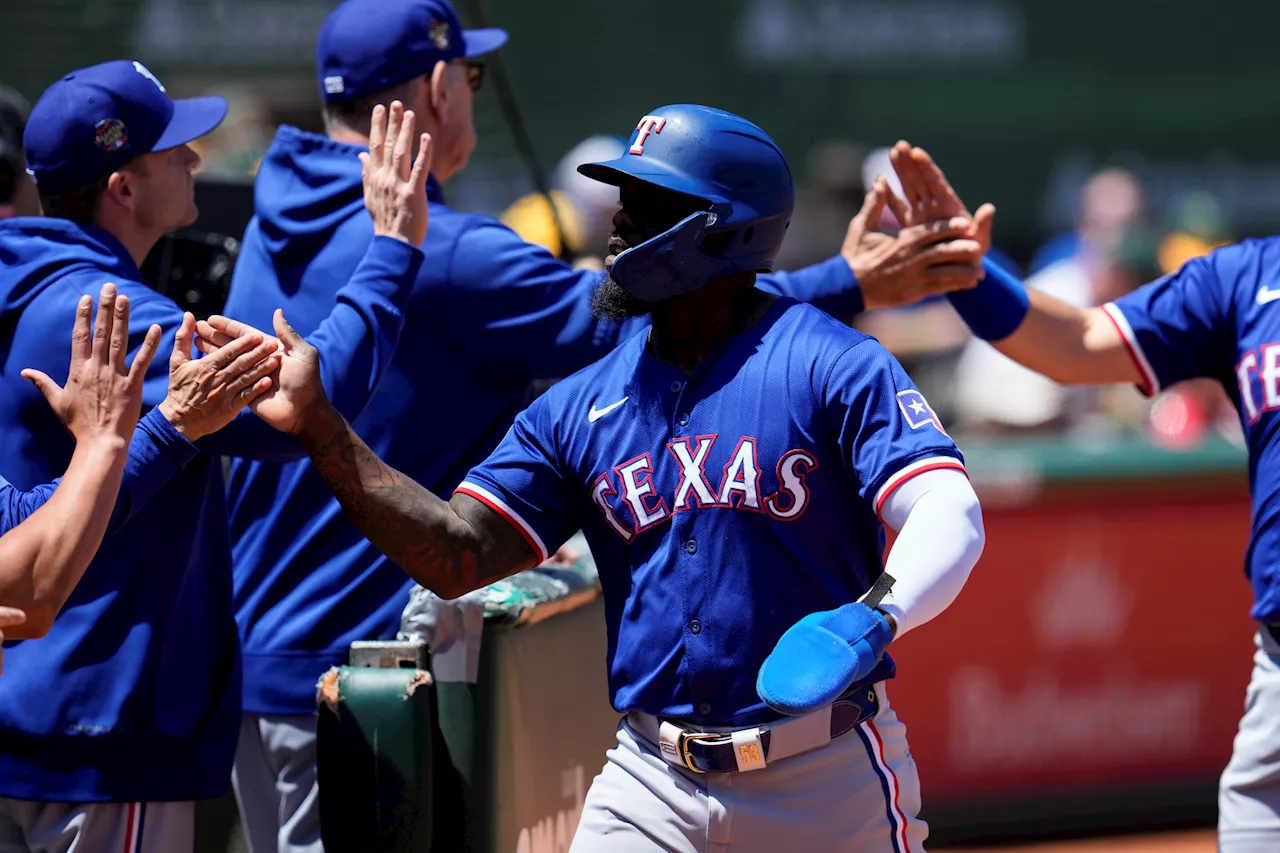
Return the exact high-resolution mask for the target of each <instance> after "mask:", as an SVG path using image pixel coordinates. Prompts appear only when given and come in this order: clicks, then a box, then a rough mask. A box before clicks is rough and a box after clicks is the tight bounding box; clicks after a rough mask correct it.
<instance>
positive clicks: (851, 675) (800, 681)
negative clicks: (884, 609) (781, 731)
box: [756, 602, 894, 715]
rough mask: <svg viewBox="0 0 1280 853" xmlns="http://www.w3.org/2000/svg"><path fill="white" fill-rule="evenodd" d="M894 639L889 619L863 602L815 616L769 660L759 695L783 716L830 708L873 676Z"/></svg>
mask: <svg viewBox="0 0 1280 853" xmlns="http://www.w3.org/2000/svg"><path fill="white" fill-rule="evenodd" d="M893 634H894V629H893V626H891V625H890V624H889V622H888V620H887V619H886V618H885V615H884V614H883V613H881V612H880V611H879V610H872V609H871V608H870V607H868V606H867V605H865V604H863V603H861V602H853V603H852V604H846V605H844V606H843V607H837V608H836V609H835V610H823V611H821V612H819V613H810V614H809V615H808V616H805V617H804V618H803V619H801V620H800V621H799V622H797V623H796V624H794V625H792V626H791V627H790V628H788V629H787V632H786V633H785V634H783V635H782V637H781V639H779V640H778V644H777V645H776V646H774V648H773V651H772V652H770V653H769V657H767V658H765V661H764V664H763V665H761V667H760V674H759V676H758V677H757V678H756V693H757V694H759V696H760V698H761V699H763V700H764V701H765V703H766V704H768V706H769V707H770V708H773V709H774V710H775V711H778V712H779V713H782V714H792V715H799V714H808V713H809V712H811V711H816V710H817V709H819V708H822V707H824V706H826V705H830V704H831V703H832V702H834V701H835V700H836V699H838V698H840V695H841V694H843V693H844V692H845V691H846V690H848V689H849V688H850V687H852V686H853V685H855V684H857V683H858V682H859V681H862V680H863V679H865V678H866V677H867V676H868V675H870V674H871V671H872V670H873V669H875V666H876V664H877V663H879V662H880V658H881V657H883V656H884V650H885V648H886V647H887V646H888V645H889V643H890V642H892V641H893Z"/></svg>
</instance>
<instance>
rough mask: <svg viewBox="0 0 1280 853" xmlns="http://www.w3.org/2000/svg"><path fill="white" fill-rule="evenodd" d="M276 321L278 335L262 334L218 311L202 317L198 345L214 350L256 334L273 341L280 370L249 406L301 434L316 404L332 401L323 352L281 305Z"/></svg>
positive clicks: (278, 425)
mask: <svg viewBox="0 0 1280 853" xmlns="http://www.w3.org/2000/svg"><path fill="white" fill-rule="evenodd" d="M272 324H273V325H274V327H275V332H276V337H271V336H270V335H262V333H261V332H259V331H258V330H257V329H255V328H253V327H252V326H250V325H247V324H245V323H241V322H240V321H238V320H232V319H231V318H230V317H223V316H222V315H220V314H215V315H213V316H212V317H210V318H209V319H208V321H205V320H201V321H200V322H199V324H197V325H198V330H199V332H200V337H198V338H196V346H197V347H198V348H199V349H200V350H201V351H202V352H212V351H214V348H216V347H219V346H225V345H229V344H231V343H232V342H233V341H235V340H240V339H243V338H244V337H245V336H255V335H261V336H262V337H264V338H266V339H267V340H268V341H269V342H271V344H272V345H273V346H275V347H276V348H277V355H278V357H279V359H280V370H279V372H278V373H277V374H276V375H275V376H273V377H272V380H273V381H272V384H271V387H270V388H269V389H268V391H267V392H266V393H265V394H263V395H262V396H261V397H258V398H256V399H255V400H253V401H252V402H251V403H250V404H249V408H250V409H252V410H253V411H254V413H255V414H257V416H258V417H260V418H262V419H263V420H264V421H266V422H267V423H268V424H270V425H271V426H272V427H275V428H276V429H278V430H280V431H281V432H287V433H289V434H291V435H297V434H298V433H300V432H301V431H302V429H303V425H304V420H305V418H306V415H307V414H308V413H309V412H310V411H311V409H312V407H314V406H319V405H325V404H327V402H328V400H327V398H326V397H325V394H324V385H323V383H322V382H321V380H320V354H319V353H318V352H316V348H315V347H313V346H312V345H311V344H309V343H307V341H306V340H305V339H304V338H303V337H302V335H299V334H298V333H297V332H296V331H294V328H293V327H292V326H290V325H289V322H288V321H287V320H285V318H284V312H283V311H281V310H280V309H279V308H277V309H276V313H275V315H274V316H273V317H272Z"/></svg>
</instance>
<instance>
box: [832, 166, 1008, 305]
mask: <svg viewBox="0 0 1280 853" xmlns="http://www.w3.org/2000/svg"><path fill="white" fill-rule="evenodd" d="M893 201H896V199H895V198H894V196H893V193H892V191H891V190H890V189H889V184H888V182H886V181H885V180H884V178H878V179H877V180H876V183H875V185H874V186H872V188H871V191H870V192H868V193H867V197H866V199H865V200H864V201H863V203H862V209H861V210H860V211H858V215H857V216H855V217H854V218H853V220H852V221H851V222H850V223H849V231H848V233H847V235H846V236H845V241H844V245H843V246H842V247H841V249H840V254H841V255H842V256H843V257H844V259H845V261H847V262H848V264H849V266H850V268H852V269H853V274H854V275H855V276H856V277H857V279H858V286H859V288H860V289H861V290H862V299H863V302H864V304H865V306H866V307H867V308H868V309H871V308H887V307H891V306H895V305H910V304H912V303H914V302H919V301H920V300H921V299H924V298H926V297H929V296H934V295H936V294H939V293H948V292H951V291H953V290H967V289H969V288H972V287H974V286H976V285H977V283H978V278H979V277H980V274H981V269H982V255H983V253H984V252H985V251H986V250H985V249H984V248H983V247H982V245H981V244H980V243H979V242H978V241H977V240H976V239H974V238H973V237H972V233H973V223H972V221H971V220H970V219H969V218H968V217H967V216H955V217H952V218H951V219H943V220H936V221H931V222H926V223H922V224H916V225H907V227H905V228H903V229H901V230H900V231H899V232H898V233H897V234H895V235H892V236H891V235H889V234H882V233H880V232H879V231H877V229H878V228H879V227H880V219H881V216H882V215H883V214H884V209H885V206H886V205H887V204H892V203H893ZM898 205H899V206H900V205H901V202H900V201H898ZM900 218H901V217H900Z"/></svg>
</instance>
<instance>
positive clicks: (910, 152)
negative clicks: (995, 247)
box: [889, 140, 996, 253]
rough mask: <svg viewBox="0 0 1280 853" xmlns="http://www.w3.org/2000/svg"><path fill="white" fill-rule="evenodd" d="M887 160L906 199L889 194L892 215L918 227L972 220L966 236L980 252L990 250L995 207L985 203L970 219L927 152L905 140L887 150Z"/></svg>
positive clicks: (958, 197)
mask: <svg viewBox="0 0 1280 853" xmlns="http://www.w3.org/2000/svg"><path fill="white" fill-rule="evenodd" d="M889 161H890V162H891V163H892V164H893V170H894V171H895V172H897V174H898V180H900V181H901V182H902V192H903V194H904V195H905V196H906V203H905V204H904V203H903V201H902V200H901V199H899V198H897V196H894V195H892V194H890V197H889V204H890V207H891V209H892V210H893V215H894V216H896V217H898V219H899V220H900V221H901V222H902V223H903V224H904V225H920V224H924V223H929V222H938V221H940V220H946V219H952V218H954V217H966V218H971V220H972V226H971V229H970V233H969V236H970V237H971V238H972V239H973V240H976V241H977V243H978V245H980V246H981V247H982V251H983V253H985V252H986V251H987V250H988V249H990V248H991V227H992V225H993V224H994V222H995V215H996V209H995V206H994V205H992V204H984V205H982V206H981V207H979V208H978V212H977V213H975V214H973V215H972V217H970V214H969V210H968V208H966V207H965V205H964V202H963V201H961V200H960V196H959V195H958V194H957V193H956V191H955V190H954V189H952V187H951V184H950V183H949V182H948V181H947V176H946V175H944V174H943V173H942V170H941V169H939V168H938V165H937V164H936V163H934V162H933V158H932V157H930V156H929V152H927V151H925V150H924V149H923V148H919V147H915V146H912V145H911V144H910V143H908V142H906V141H904V140H900V141H899V142H898V143H897V144H896V145H894V146H893V148H892V149H891V150H890V151H889Z"/></svg>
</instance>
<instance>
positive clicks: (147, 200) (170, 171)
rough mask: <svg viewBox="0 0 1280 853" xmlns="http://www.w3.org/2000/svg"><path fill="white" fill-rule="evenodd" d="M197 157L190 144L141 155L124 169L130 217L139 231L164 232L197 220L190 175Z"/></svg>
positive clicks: (192, 183)
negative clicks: (131, 206)
mask: <svg viewBox="0 0 1280 853" xmlns="http://www.w3.org/2000/svg"><path fill="white" fill-rule="evenodd" d="M199 165H200V155H198V154H196V152H195V151H193V150H192V149H191V146H189V145H179V146H178V147H177V148H170V149H169V150H167V151H156V152H154V153H151V154H143V155H142V156H141V157H138V158H137V159H135V160H133V161H132V162H130V163H129V164H128V166H126V167H125V168H126V170H127V171H128V173H129V190H130V198H131V199H132V202H133V216H134V219H135V220H136V222H137V225H138V227H139V229H140V230H144V231H148V232H158V233H162V234H163V233H167V232H169V231H173V230H175V229H178V228H185V227H186V226H188V225H191V224H192V223H194V222H195V221H196V217H197V216H198V215H199V210H197V208H196V199H195V192H196V185H195V178H194V176H193V175H192V172H194V171H195V169H196V168H197V167H198V166H199Z"/></svg>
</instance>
